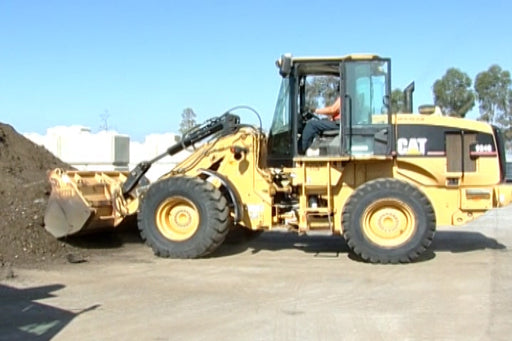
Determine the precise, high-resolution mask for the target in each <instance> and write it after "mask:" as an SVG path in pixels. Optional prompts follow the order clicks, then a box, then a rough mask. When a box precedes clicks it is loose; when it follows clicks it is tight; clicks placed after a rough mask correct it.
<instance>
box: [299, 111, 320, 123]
mask: <svg viewBox="0 0 512 341" xmlns="http://www.w3.org/2000/svg"><path fill="white" fill-rule="evenodd" d="M300 115H301V117H302V121H303V122H306V121H309V120H319V119H320V117H318V116H317V115H315V113H314V112H313V111H311V110H306V111H304V112H301V113H300Z"/></svg>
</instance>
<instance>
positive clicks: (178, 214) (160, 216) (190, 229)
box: [138, 177, 229, 258]
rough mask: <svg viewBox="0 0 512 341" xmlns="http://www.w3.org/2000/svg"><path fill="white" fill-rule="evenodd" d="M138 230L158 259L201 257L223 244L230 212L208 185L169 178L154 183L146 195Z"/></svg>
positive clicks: (215, 190)
mask: <svg viewBox="0 0 512 341" xmlns="http://www.w3.org/2000/svg"><path fill="white" fill-rule="evenodd" d="M138 227H139V231H140V235H141V237H142V239H144V240H145V242H146V244H148V245H149V246H151V248H152V249H153V252H154V253H155V254H156V255H157V256H160V257H171V258H197V257H202V256H206V255H208V254H210V253H211V252H213V251H214V250H215V249H216V248H217V247H218V246H219V245H220V244H222V242H223V241H224V239H225V237H226V234H227V233H228V230H229V208H228V206H227V202H226V199H225V198H224V197H223V196H222V194H221V193H220V192H219V190H218V189H216V188H215V187H213V185H212V184H210V183H209V182H206V181H204V180H201V179H198V178H189V177H174V178H168V179H164V180H161V181H158V182H156V183H154V184H153V185H151V186H150V188H149V190H148V191H147V192H146V193H145V195H144V197H143V198H142V202H141V204H140V211H139V215H138Z"/></svg>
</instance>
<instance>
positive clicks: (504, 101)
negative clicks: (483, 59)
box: [475, 65, 511, 124]
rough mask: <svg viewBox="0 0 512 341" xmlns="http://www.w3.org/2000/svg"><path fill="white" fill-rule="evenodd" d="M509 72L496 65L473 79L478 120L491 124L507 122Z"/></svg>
mask: <svg viewBox="0 0 512 341" xmlns="http://www.w3.org/2000/svg"><path fill="white" fill-rule="evenodd" d="M510 85H511V80H510V72H508V71H504V70H502V69H501V67H500V66H498V65H492V66H491V67H489V69H488V70H487V71H483V72H480V73H479V74H478V75H476V78H475V91H476V94H477V98H478V102H479V109H480V119H481V120H483V121H487V122H490V123H493V124H497V123H499V122H506V121H509V118H508V116H510V115H511V112H510V104H511V103H510V101H511V99H510V96H511V90H510Z"/></svg>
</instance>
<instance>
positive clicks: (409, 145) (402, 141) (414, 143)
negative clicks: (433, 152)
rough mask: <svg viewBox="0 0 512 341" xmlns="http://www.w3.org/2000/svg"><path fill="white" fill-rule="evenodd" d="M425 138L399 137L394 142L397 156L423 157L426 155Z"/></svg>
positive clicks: (426, 140)
mask: <svg viewBox="0 0 512 341" xmlns="http://www.w3.org/2000/svg"><path fill="white" fill-rule="evenodd" d="M427 142H428V139H427V138H426V137H411V138H405V137H401V138H399V139H398V140H397V141H396V149H397V152H398V155H425V154H426V153H427V148H426V146H427Z"/></svg>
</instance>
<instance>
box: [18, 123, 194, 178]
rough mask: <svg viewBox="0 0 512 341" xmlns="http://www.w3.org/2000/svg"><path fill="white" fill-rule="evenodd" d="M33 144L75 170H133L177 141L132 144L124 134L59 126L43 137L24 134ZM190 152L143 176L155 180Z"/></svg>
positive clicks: (159, 138)
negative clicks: (93, 131)
mask: <svg viewBox="0 0 512 341" xmlns="http://www.w3.org/2000/svg"><path fill="white" fill-rule="evenodd" d="M24 136H25V137H26V138H28V139H29V140H31V141H32V142H34V143H36V144H38V145H42V146H44V147H45V148H46V149H48V150H49V151H50V152H51V153H53V154H54V155H55V156H57V157H58V158H59V159H61V160H62V161H64V162H66V163H68V164H70V165H72V166H73V167H75V168H77V169H78V170H98V171H102V170H120V171H125V170H129V169H132V168H133V167H135V165H136V164H137V163H139V162H141V161H149V160H151V159H153V158H155V157H156V156H158V155H160V154H162V153H164V152H165V151H166V150H167V148H169V147H170V146H171V145H173V144H175V143H176V141H177V136H176V134H172V133H167V134H151V135H148V136H146V138H145V140H144V142H142V143H140V142H131V141H130V137H129V136H127V135H123V134H119V133H117V132H115V131H100V132H98V133H92V132H91V129H90V128H88V127H84V126H58V127H53V128H49V129H47V131H46V134H45V135H40V134H36V133H27V134H24ZM188 154H189V152H187V151H182V152H180V153H178V154H177V155H174V156H172V157H171V156H167V157H164V158H163V159H161V160H159V161H158V162H156V163H155V164H154V165H153V166H152V167H151V168H150V169H149V171H148V173H147V174H146V176H147V177H148V178H149V179H150V180H151V181H154V180H156V179H157V178H158V177H159V176H161V175H163V174H165V173H166V172H168V171H169V170H171V169H172V168H173V167H174V166H175V165H176V164H177V163H178V162H179V161H181V160H183V159H184V158H185V157H187V155H188Z"/></svg>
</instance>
